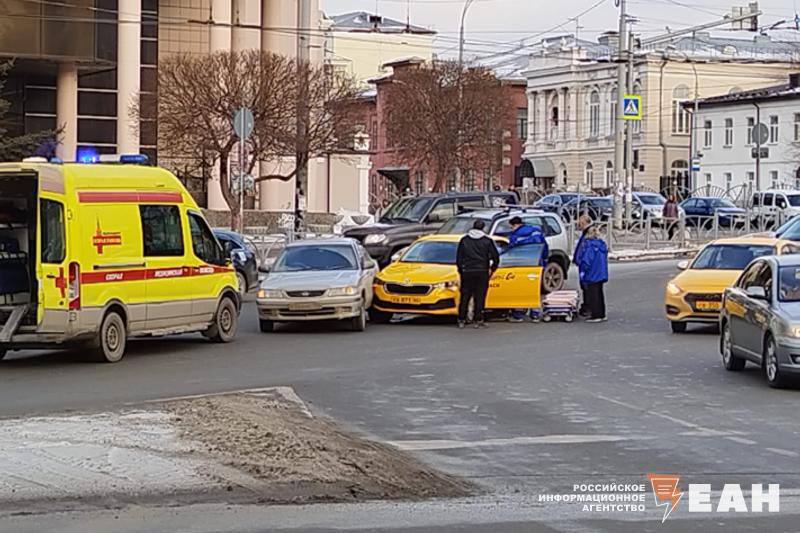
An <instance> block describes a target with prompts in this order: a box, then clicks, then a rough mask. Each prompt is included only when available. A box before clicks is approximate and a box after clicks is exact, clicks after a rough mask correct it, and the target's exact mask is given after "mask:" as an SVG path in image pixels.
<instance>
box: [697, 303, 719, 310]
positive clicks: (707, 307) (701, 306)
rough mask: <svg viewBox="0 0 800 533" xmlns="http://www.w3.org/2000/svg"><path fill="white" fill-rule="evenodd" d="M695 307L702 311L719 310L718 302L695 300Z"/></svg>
mask: <svg viewBox="0 0 800 533" xmlns="http://www.w3.org/2000/svg"><path fill="white" fill-rule="evenodd" d="M695 307H697V308H698V309H700V310H702V311H719V308H720V302H702V301H701V302H697V303H696V304H695Z"/></svg>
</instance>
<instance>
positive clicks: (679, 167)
mask: <svg viewBox="0 0 800 533" xmlns="http://www.w3.org/2000/svg"><path fill="white" fill-rule="evenodd" d="M670 175H671V176H672V177H673V178H681V179H685V178H688V177H689V163H687V162H686V161H684V160H683V159H678V160H675V161H673V162H672V168H671V169H670Z"/></svg>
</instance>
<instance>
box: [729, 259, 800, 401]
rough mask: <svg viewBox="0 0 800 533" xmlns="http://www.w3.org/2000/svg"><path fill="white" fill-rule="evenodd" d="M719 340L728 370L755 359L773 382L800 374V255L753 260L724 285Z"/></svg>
mask: <svg viewBox="0 0 800 533" xmlns="http://www.w3.org/2000/svg"><path fill="white" fill-rule="evenodd" d="M719 346H720V352H721V353H722V363H723V365H724V366H725V368H726V369H727V370H732V371H737V370H742V369H743V368H744V367H745V365H746V364H747V363H748V362H751V363H753V364H756V365H758V366H760V367H761V368H762V369H763V371H764V376H765V378H766V380H767V383H768V384H769V386H770V387H776V388H780V387H784V386H786V385H788V384H789V381H790V380H791V379H792V378H795V377H797V376H798V375H800V256H798V255H786V256H780V257H763V258H760V259H758V260H756V261H753V262H752V263H750V265H748V267H747V268H746V269H745V271H744V272H742V275H741V276H739V279H738V280H737V281H736V283H735V285H733V286H732V287H730V288H728V289H726V290H725V294H724V296H723V299H722V314H721V316H720V343H719Z"/></svg>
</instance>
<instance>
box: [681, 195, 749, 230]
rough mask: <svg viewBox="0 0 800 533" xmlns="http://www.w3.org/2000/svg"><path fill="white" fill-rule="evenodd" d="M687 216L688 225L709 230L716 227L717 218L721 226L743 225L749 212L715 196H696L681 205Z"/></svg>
mask: <svg viewBox="0 0 800 533" xmlns="http://www.w3.org/2000/svg"><path fill="white" fill-rule="evenodd" d="M680 207H681V209H683V211H684V213H685V215H686V225H687V226H693V227H701V228H705V229H709V228H711V227H713V225H714V217H715V216H716V217H717V218H718V221H719V225H720V226H721V227H724V228H730V227H731V226H733V225H737V226H738V225H743V224H744V223H745V216H746V215H747V211H746V210H745V209H742V208H741V207H736V205H735V204H734V203H733V202H731V201H730V200H728V199H727V198H718V197H715V196H695V197H692V198H687V199H686V200H684V201H683V202H681V204H680Z"/></svg>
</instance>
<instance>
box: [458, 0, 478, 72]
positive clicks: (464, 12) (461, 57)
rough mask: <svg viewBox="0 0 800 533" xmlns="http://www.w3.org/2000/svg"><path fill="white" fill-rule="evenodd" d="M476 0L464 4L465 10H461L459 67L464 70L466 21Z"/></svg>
mask: <svg viewBox="0 0 800 533" xmlns="http://www.w3.org/2000/svg"><path fill="white" fill-rule="evenodd" d="M473 2H475V0H467V1H466V2H464V8H463V9H462V10H461V26H460V28H459V34H458V35H459V36H458V67H459V68H462V67H463V65H464V20H465V19H466V18H467V10H468V9H469V6H471V5H472V3H473Z"/></svg>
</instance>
